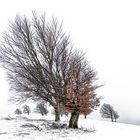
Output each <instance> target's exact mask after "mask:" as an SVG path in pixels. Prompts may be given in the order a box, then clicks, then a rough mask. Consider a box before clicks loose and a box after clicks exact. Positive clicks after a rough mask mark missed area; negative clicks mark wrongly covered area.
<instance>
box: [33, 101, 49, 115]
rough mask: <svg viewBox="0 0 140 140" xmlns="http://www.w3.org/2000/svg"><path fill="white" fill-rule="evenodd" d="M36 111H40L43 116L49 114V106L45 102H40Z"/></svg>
mask: <svg viewBox="0 0 140 140" xmlns="http://www.w3.org/2000/svg"><path fill="white" fill-rule="evenodd" d="M35 112H37V113H40V114H41V115H42V116H43V115H47V113H48V110H47V106H46V105H45V104H44V103H38V104H37V106H36V108H35Z"/></svg>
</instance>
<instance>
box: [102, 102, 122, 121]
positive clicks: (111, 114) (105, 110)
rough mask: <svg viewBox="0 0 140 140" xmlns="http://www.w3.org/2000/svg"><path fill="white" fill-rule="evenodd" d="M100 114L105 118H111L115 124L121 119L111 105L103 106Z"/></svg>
mask: <svg viewBox="0 0 140 140" xmlns="http://www.w3.org/2000/svg"><path fill="white" fill-rule="evenodd" d="M100 114H101V116H102V117H103V118H110V119H111V121H112V122H113V121H114V120H115V122H116V120H117V119H118V118H119V115H118V112H117V111H115V110H114V108H113V107H112V106H111V105H110V104H103V105H102V107H101V109H100Z"/></svg>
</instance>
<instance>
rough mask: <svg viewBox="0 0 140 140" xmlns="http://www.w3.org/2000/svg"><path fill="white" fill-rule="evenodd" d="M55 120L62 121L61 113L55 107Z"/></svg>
mask: <svg viewBox="0 0 140 140" xmlns="http://www.w3.org/2000/svg"><path fill="white" fill-rule="evenodd" d="M55 121H60V113H59V112H58V111H57V109H55Z"/></svg>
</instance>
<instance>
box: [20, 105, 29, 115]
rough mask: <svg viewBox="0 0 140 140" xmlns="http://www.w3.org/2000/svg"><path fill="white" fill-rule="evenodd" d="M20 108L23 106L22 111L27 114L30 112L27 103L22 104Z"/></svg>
mask: <svg viewBox="0 0 140 140" xmlns="http://www.w3.org/2000/svg"><path fill="white" fill-rule="evenodd" d="M22 108H23V113H25V114H28V115H29V114H30V113H31V110H30V107H29V106H28V105H24V106H23V107H22Z"/></svg>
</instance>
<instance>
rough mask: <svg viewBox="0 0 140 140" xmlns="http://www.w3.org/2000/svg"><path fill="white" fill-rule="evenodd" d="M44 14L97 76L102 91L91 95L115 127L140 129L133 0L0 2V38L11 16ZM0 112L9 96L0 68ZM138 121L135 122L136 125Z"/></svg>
mask: <svg viewBox="0 0 140 140" xmlns="http://www.w3.org/2000/svg"><path fill="white" fill-rule="evenodd" d="M32 10H36V11H37V12H39V13H40V12H44V11H45V12H46V15H47V17H51V16H56V17H57V18H58V19H59V20H60V21H61V20H63V22H64V29H65V30H66V31H67V32H70V35H71V40H72V41H73V43H74V46H75V47H76V48H79V49H82V50H83V51H86V52H87V59H88V60H89V61H90V62H91V65H92V66H93V67H94V68H96V70H97V71H98V77H99V80H100V82H103V83H105V86H104V87H102V88H101V89H99V90H97V94H99V95H101V96H103V97H104V99H103V100H102V103H103V102H106V103H110V104H111V105H113V106H114V108H115V109H116V110H117V111H118V113H119V114H120V120H121V121H126V120H127V121H128V120H129V121H130V122H134V121H137V123H139V124H140V111H139V107H140V1H139V0H3V1H2V0H1V3H0V34H2V32H3V31H4V30H5V29H6V28H7V26H8V21H9V20H10V21H11V20H13V19H14V17H15V15H16V14H17V13H21V14H25V15H27V16H30V15H31V11H32ZM0 87H1V88H0V105H1V106H2V107H0V112H3V111H4V109H5V108H7V98H8V96H9V92H8V88H9V86H8V84H7V81H6V79H5V74H4V71H3V70H2V68H0ZM138 121H139V122H138Z"/></svg>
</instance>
